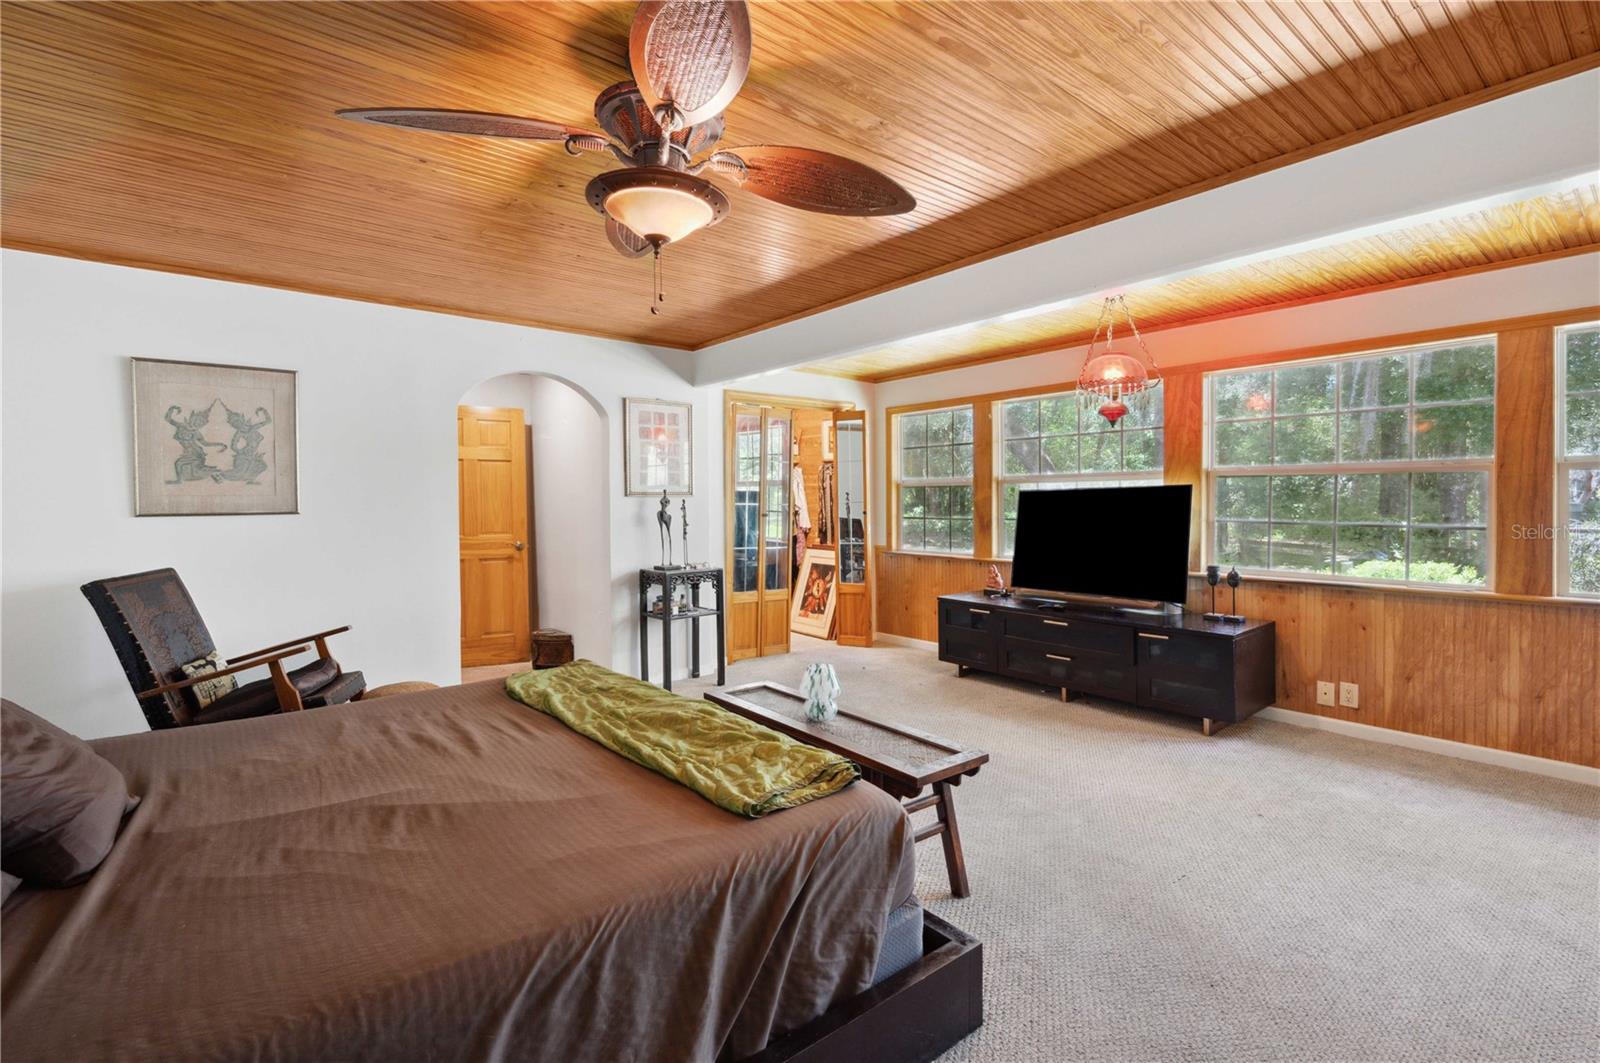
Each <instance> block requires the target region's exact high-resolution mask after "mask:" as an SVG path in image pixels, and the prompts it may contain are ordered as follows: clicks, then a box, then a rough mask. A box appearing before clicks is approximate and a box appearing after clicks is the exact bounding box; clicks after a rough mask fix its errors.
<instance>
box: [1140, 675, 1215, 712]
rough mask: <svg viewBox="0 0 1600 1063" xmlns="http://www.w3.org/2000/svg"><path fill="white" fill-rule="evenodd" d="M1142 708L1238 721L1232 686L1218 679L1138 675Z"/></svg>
mask: <svg viewBox="0 0 1600 1063" xmlns="http://www.w3.org/2000/svg"><path fill="white" fill-rule="evenodd" d="M1135 700H1136V702H1137V703H1138V704H1140V705H1143V706H1145V707H1146V708H1152V709H1165V710H1167V711H1168V712H1179V713H1182V714H1183V715H1185V716H1205V717H1210V718H1211V719H1214V720H1225V721H1230V722H1231V721H1232V720H1234V719H1235V715H1234V714H1235V711H1236V709H1235V706H1234V700H1233V687H1232V685H1221V684H1219V682H1218V680H1217V678H1216V677H1215V676H1210V677H1202V676H1195V677H1193V678H1190V679H1185V678H1182V677H1181V676H1171V675H1163V674H1161V673H1159V672H1147V671H1143V670H1141V671H1140V672H1139V694H1138V697H1137V698H1136V699H1135Z"/></svg>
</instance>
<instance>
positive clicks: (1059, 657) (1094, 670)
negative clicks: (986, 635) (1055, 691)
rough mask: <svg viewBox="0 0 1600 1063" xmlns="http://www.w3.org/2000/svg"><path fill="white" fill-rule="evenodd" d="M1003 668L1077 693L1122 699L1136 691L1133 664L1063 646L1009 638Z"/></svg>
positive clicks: (1004, 643) (1003, 645) (1007, 672)
mask: <svg viewBox="0 0 1600 1063" xmlns="http://www.w3.org/2000/svg"><path fill="white" fill-rule="evenodd" d="M1000 671H1001V672H1002V673H1003V674H1005V675H1009V676H1014V677H1016V678H1018V679H1029V680H1032V681H1034V682H1038V683H1045V684H1047V685H1049V686H1053V687H1064V688H1066V689H1067V690H1068V691H1071V692H1073V693H1083V694H1099V695H1102V696H1104V697H1108V698H1117V699H1119V700H1122V701H1131V700H1133V698H1134V696H1135V693H1136V684H1135V682H1134V670H1133V667H1132V666H1131V665H1126V664H1122V663H1120V662H1117V661H1113V660H1111V659H1110V658H1108V657H1101V656H1097V655H1095V654H1092V653H1090V654H1081V655H1075V654H1073V653H1072V652H1070V651H1068V650H1067V649H1066V648H1065V647H1062V646H1049V645H1045V644H1043V643H1038V642H1028V641H1026V640H1024V639H1015V638H1006V639H1002V640H1001V643H1000Z"/></svg>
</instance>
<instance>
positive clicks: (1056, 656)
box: [1045, 653, 1072, 661]
mask: <svg viewBox="0 0 1600 1063" xmlns="http://www.w3.org/2000/svg"><path fill="white" fill-rule="evenodd" d="M1045 656H1046V657H1048V658H1050V659H1051V660H1052V661H1070V660H1072V658H1071V657H1063V656H1061V655H1060V654H1059V653H1047V654H1045Z"/></svg>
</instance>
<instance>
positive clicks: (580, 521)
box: [457, 373, 611, 678]
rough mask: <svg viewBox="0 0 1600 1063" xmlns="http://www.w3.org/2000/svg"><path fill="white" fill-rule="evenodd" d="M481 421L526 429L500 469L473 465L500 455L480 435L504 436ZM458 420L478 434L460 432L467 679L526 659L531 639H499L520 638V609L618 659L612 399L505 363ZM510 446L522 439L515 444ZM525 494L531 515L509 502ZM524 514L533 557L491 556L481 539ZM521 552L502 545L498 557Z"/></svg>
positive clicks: (580, 644)
mask: <svg viewBox="0 0 1600 1063" xmlns="http://www.w3.org/2000/svg"><path fill="white" fill-rule="evenodd" d="M496 411H498V412H496ZM480 422H487V423H490V424H499V423H505V424H508V425H516V426H517V428H515V429H513V430H512V431H514V432H515V433H516V434H518V435H520V437H521V438H518V439H516V440H509V439H507V440H506V441H505V442H506V443H507V447H508V450H507V457H508V458H510V459H512V460H511V461H510V462H509V463H508V465H507V468H506V469H505V470H499V471H497V472H495V473H494V474H492V475H490V474H485V475H480V474H479V473H480V471H481V470H478V469H469V462H474V461H478V460H489V459H493V458H495V457H497V450H496V449H495V448H494V447H489V448H484V447H482V446H481V445H480V444H483V443H493V442H496V441H497V440H498V439H499V434H498V432H497V430H489V429H486V430H484V431H483V433H482V435H483V438H482V439H480V438H478V435H477V426H478V425H479V424H480ZM458 424H463V425H468V424H470V425H473V426H474V428H473V429H472V430H473V432H474V435H473V437H472V438H471V439H470V440H468V439H467V438H466V437H465V436H463V435H462V433H461V432H458V437H457V447H458V453H459V460H460V468H461V469H462V474H461V476H460V477H459V478H458V487H457V491H458V496H459V497H458V500H457V501H458V506H459V508H458V512H459V514H460V519H461V521H462V581H461V595H462V650H463V666H464V672H463V678H486V677H488V676H489V675H492V674H495V673H496V672H508V671H512V670H515V669H516V668H517V667H526V662H527V661H528V649H529V647H528V645H527V644H526V640H525V638H524V637H522V636H520V635H518V636H517V638H516V639H515V645H514V649H511V648H507V649H504V650H502V649H501V647H503V646H504V647H511V646H512V645H513V640H511V639H507V638H504V637H503V636H502V635H501V633H502V632H503V631H505V630H507V629H510V628H514V627H515V625H516V619H517V613H518V610H519V608H520V609H522V610H523V614H522V615H523V616H525V617H526V623H527V624H528V625H529V626H542V627H555V628H560V629H562V630H564V631H568V632H570V633H571V634H572V637H573V646H574V650H575V652H576V653H577V655H578V656H580V657H584V656H587V657H593V658H596V659H598V660H601V661H606V660H609V659H610V656H611V629H610V622H609V617H608V615H607V611H606V609H605V608H604V605H603V603H605V602H606V601H608V600H609V595H610V570H611V550H610V536H609V534H608V529H609V526H610V524H609V515H608V512H607V497H608V496H607V492H606V484H607V469H608V464H607V458H608V454H607V449H608V448H607V443H608V435H607V431H606V415H605V413H604V411H603V408H602V407H601V406H600V405H599V404H598V403H597V402H595V401H594V400H593V398H592V397H590V396H589V395H587V394H586V393H585V392H583V391H582V390H581V389H579V388H577V387H575V386H574V385H572V384H570V383H568V382H566V381H564V380H561V379H559V378H557V377H552V376H549V375H546V374H541V373H507V374H504V375H501V376H496V377H491V378H490V379H488V380H485V381H483V382H481V383H479V384H478V385H476V386H475V387H472V388H470V389H469V390H468V391H467V392H466V394H464V395H463V396H461V399H460V404H459V408H458ZM469 443H470V445H469ZM511 446H515V447H516V448H518V452H517V453H516V454H512V453H510V451H509V448H510V447H511ZM513 466H514V467H518V468H521V469H522V470H523V472H522V474H521V475H522V476H523V482H522V483H521V484H517V483H513V482H512V476H511V474H510V472H509V470H510V469H511V468H512V467H513ZM519 489H520V490H519ZM521 497H525V499H526V502H525V510H526V513H525V516H523V515H521V514H516V513H513V512H511V510H513V509H514V508H515V506H516V505H517V504H518V503H517V502H515V501H514V499H517V498H521ZM519 516H521V517H522V519H521V523H520V526H521V527H525V528H526V529H527V538H526V539H525V540H522V541H523V542H524V543H525V549H524V550H523V551H521V553H522V554H524V555H525V563H523V564H522V565H520V566H519V565H516V564H515V563H514V561H513V562H510V563H507V564H501V563H500V562H499V561H498V560H491V561H490V562H488V563H482V553H481V548H482V546H483V544H489V548H490V550H491V551H492V547H493V543H494V541H495V540H496V539H497V538H511V537H512V535H513V533H512V532H511V531H510V529H511V528H513V527H515V526H518V524H517V521H516V518H517V517H519ZM513 549H514V548H513ZM515 556H516V555H515V554H512V553H509V552H507V551H505V550H501V551H499V553H498V554H497V555H496V558H498V557H505V558H514V557H515ZM519 596H520V597H519ZM486 648H487V649H486Z"/></svg>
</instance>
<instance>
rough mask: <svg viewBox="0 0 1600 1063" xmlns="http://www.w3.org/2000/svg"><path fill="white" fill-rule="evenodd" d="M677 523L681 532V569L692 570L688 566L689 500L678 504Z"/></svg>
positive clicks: (691, 566) (690, 566)
mask: <svg viewBox="0 0 1600 1063" xmlns="http://www.w3.org/2000/svg"><path fill="white" fill-rule="evenodd" d="M678 523H679V524H681V525H682V526H683V527H682V531H683V567H684V568H694V566H693V565H691V564H689V500H688V499H687V498H685V499H683V500H681V501H680V502H679V503H678Z"/></svg>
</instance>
